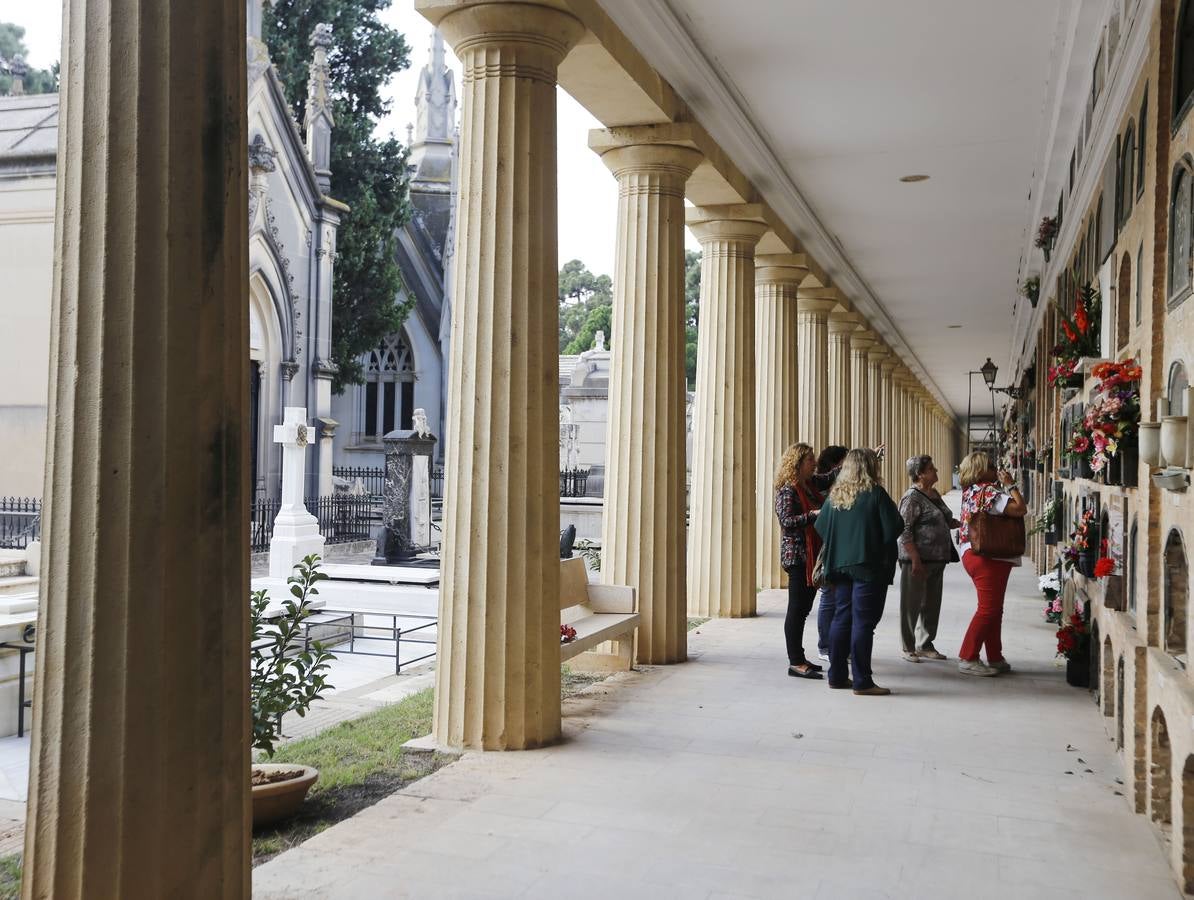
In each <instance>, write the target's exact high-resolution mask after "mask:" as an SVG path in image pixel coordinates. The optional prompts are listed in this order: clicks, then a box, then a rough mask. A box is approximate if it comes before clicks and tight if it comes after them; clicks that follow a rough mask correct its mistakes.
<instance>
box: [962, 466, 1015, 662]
mask: <svg viewBox="0 0 1194 900" xmlns="http://www.w3.org/2000/svg"><path fill="white" fill-rule="evenodd" d="M958 475H959V477H960V478H961V482H962V527H961V528H959V529H958V550H959V552H960V553H961V554H962V567H963V568H964V569H965V570H966V573H967V574H968V575H969V576H970V579H971V580H972V581H973V582H974V589H975V591H976V592H977V593H978V609H976V610H975V612H974V618H973V619H971V620H970V628H968V629H967V631H966V638H965V640H963V641H962V649H961V650H959V651H958V656H959V657H960V658H961V661H960V662H959V663H958V671H959V672H961V673H962V674H963V675H980V676H988V677H989V676H991V675H998V674H1000V673H1001V672H1010V671H1011V670H1012V667H1011V665H1009V664H1008V661H1007V660H1006V659H1004V658H1003V641H1002V631H1003V596H1004V594H1005V593H1006V592H1007V579H1008V576H1009V575H1010V574H1011V572H1012V568H1013V567H1015V566H1018V565H1020V560H1019V559H1018V558H1017V559H993V558H990V557H986V556H979V555H978V554H977V553H975V552H973V551H972V550H971V549H970V519H971V517H973V516H975V515H977V514H978V513H980V512H985V513H990V514H991V515H995V516H1012V517H1014V518H1023V517H1024V515H1025V514H1026V513H1027V512H1028V505H1027V504H1026V503H1025V502H1024V497H1023V496H1022V495H1021V494H1020V489H1019V488H1018V487H1016V486H1015V485H1014V484H1013V483H1012V481H1013V479H1012V476H1011V475H1010V474H1009V473H1007V472H1000V473H999V474H998V480H999V483H1000V484H1002V485H1003V489H1001V488H1000V487H999V485H998V484H996V474H995V467H994V466H993V465H991V459H990V457H988V456H987V454H985V453H977V452H976V453H971V454H970V455H969V456H967V457H966V458H965V459H964V460H962V464H961V465H960V466H958ZM984 647H985V648H986V651H987V661H986V663H984V662H983V661H982V658H981V657H980V653H981V652H982V650H983V648H984Z"/></svg>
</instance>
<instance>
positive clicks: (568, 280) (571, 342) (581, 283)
mask: <svg viewBox="0 0 1194 900" xmlns="http://www.w3.org/2000/svg"><path fill="white" fill-rule="evenodd" d="M559 299H560V352H561V353H569V354H571V353H583V352H584V351H585V350H588V349H589V348H590V347H592V346H593V339H594V337H595V336H596V334H597V331H598V330H601V331H604V332H605V333H606V335H609V333H610V323H611V321H612V319H613V304H614V288H613V282H612V281H611V280H610V277H609V276H608V275H594V274H593V273H592V272H590V271H589V269H588V267H587V266H586V265H585V264H584V263H583V262H581V261H580V260H579V259H572V260H569V261H568V262H566V263H564V266H563V268H561V269H560V276H559Z"/></svg>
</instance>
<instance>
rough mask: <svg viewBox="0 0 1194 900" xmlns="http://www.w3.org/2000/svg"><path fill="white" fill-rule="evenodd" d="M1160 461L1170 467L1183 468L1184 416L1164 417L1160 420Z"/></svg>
mask: <svg viewBox="0 0 1194 900" xmlns="http://www.w3.org/2000/svg"><path fill="white" fill-rule="evenodd" d="M1161 459H1162V460H1164V461H1165V463H1166V464H1168V465H1171V466H1185V464H1186V417H1185V416H1166V417H1165V418H1163V419H1162V420H1161Z"/></svg>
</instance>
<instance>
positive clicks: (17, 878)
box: [0, 853, 21, 900]
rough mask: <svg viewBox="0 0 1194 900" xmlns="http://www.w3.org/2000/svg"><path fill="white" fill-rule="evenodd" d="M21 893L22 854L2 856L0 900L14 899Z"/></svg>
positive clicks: (0, 864) (0, 862)
mask: <svg viewBox="0 0 1194 900" xmlns="http://www.w3.org/2000/svg"><path fill="white" fill-rule="evenodd" d="M20 895H21V854H19V853H12V854H10V855H8V856H0V900H14V898H16V897H19V896H20Z"/></svg>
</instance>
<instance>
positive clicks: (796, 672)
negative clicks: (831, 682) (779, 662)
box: [788, 663, 823, 680]
mask: <svg viewBox="0 0 1194 900" xmlns="http://www.w3.org/2000/svg"><path fill="white" fill-rule="evenodd" d="M805 665H806V666H807V667H808V668H806V669H805V670H804V671H803V672H801V671H800V669H798V668H796V666H788V674H789V675H791V676H792V677H793V678H809V679H813V680H819V679H820V678H822V677H823V676H822V675H821V673H820V672H819V671H817V670H816V669H815V668H813V667H812V665H811V664H810V663H805Z"/></svg>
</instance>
